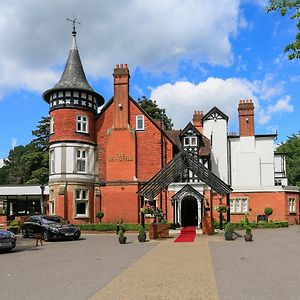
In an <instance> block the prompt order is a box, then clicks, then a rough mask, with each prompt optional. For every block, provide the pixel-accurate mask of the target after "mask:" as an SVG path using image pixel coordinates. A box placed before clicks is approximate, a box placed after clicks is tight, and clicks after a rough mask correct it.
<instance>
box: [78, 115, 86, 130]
mask: <svg viewBox="0 0 300 300" xmlns="http://www.w3.org/2000/svg"><path fill="white" fill-rule="evenodd" d="M76 131H77V132H84V133H87V132H88V117H87V116H76Z"/></svg>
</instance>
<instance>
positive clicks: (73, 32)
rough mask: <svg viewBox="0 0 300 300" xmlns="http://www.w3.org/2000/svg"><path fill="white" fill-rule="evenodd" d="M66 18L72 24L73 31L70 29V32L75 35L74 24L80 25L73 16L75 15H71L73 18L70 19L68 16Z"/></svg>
mask: <svg viewBox="0 0 300 300" xmlns="http://www.w3.org/2000/svg"><path fill="white" fill-rule="evenodd" d="M66 20H67V21H69V22H72V24H73V31H72V34H73V35H76V24H79V25H81V23H80V22H78V21H77V18H75V16H74V17H73V20H72V19H69V18H66Z"/></svg>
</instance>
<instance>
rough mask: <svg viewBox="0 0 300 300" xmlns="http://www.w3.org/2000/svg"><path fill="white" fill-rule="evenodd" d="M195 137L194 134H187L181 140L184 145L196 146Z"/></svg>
mask: <svg viewBox="0 0 300 300" xmlns="http://www.w3.org/2000/svg"><path fill="white" fill-rule="evenodd" d="M197 144H198V143H197V137H195V136H189V137H185V138H184V141H183V145H184V146H197Z"/></svg>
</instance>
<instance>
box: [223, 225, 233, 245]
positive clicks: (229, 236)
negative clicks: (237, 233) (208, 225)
mask: <svg viewBox="0 0 300 300" xmlns="http://www.w3.org/2000/svg"><path fill="white" fill-rule="evenodd" d="M224 237H225V240H226V241H233V240H234V237H233V225H232V223H230V222H228V223H227V224H226V226H225V230H224Z"/></svg>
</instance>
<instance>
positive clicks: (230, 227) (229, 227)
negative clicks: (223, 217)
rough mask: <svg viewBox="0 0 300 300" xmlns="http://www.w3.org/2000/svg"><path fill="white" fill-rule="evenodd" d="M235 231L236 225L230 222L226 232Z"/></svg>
mask: <svg viewBox="0 0 300 300" xmlns="http://www.w3.org/2000/svg"><path fill="white" fill-rule="evenodd" d="M233 230H234V225H233V224H232V223H230V222H228V223H227V224H226V226H225V232H233Z"/></svg>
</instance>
